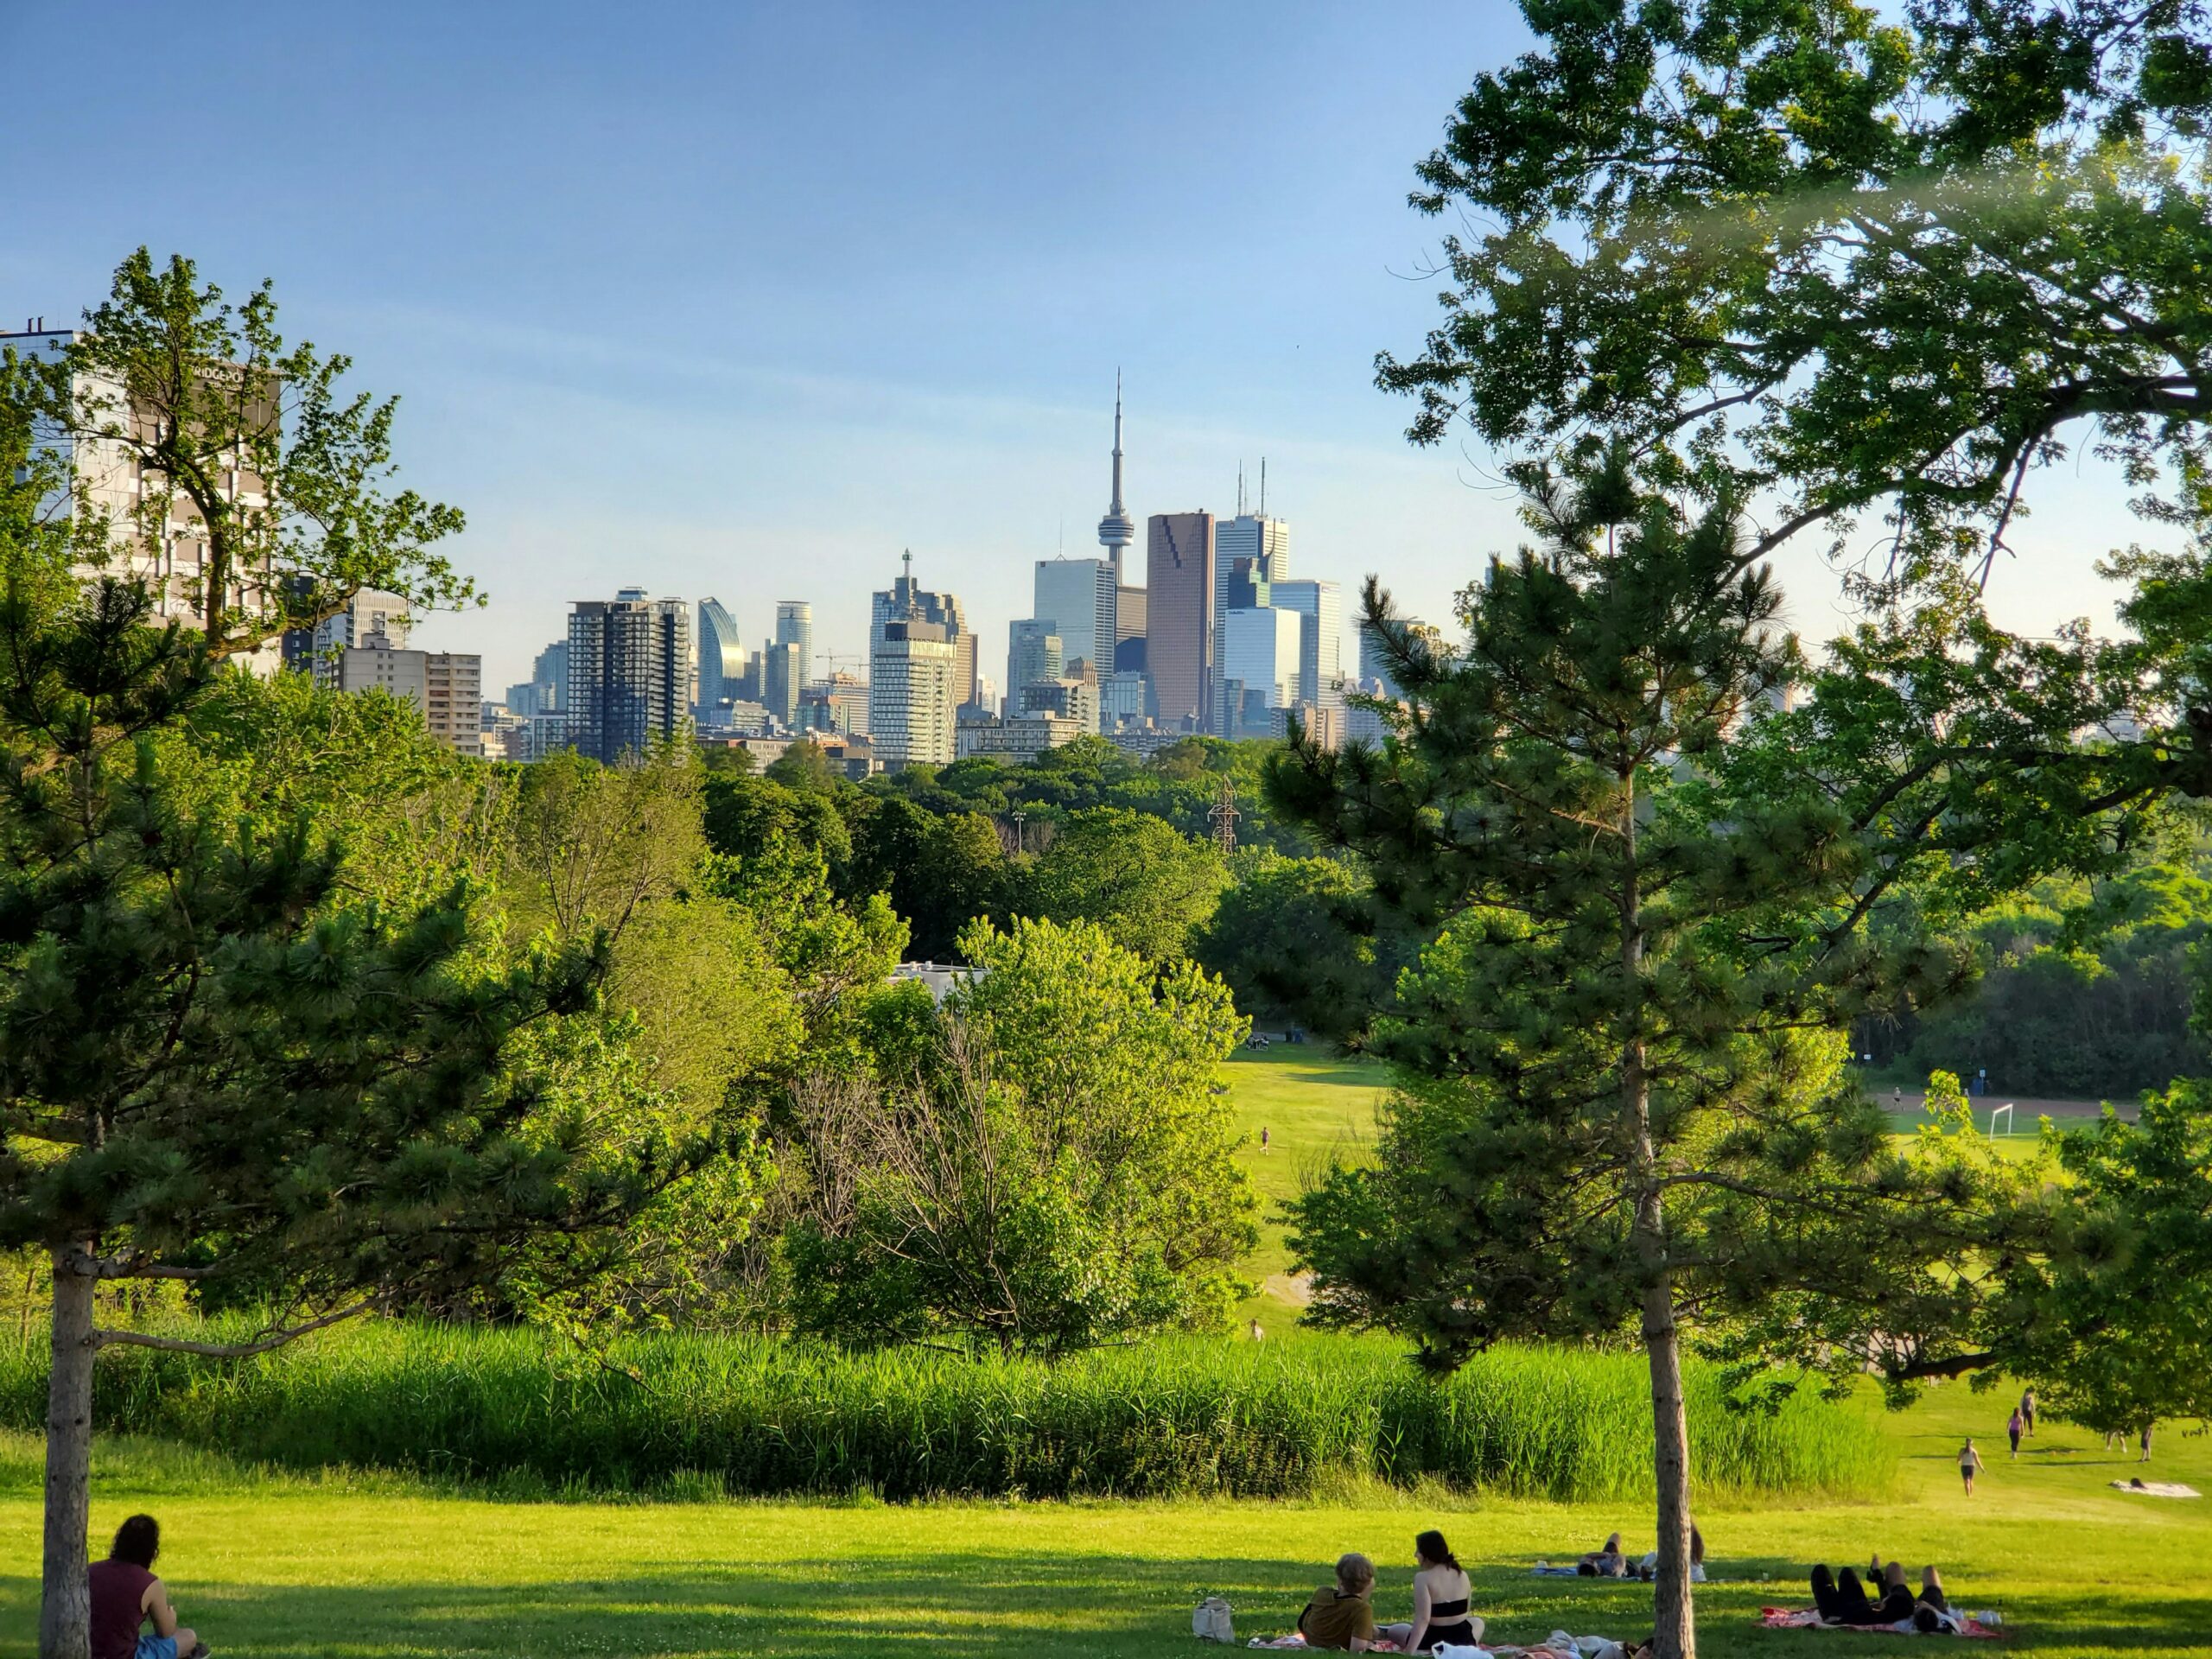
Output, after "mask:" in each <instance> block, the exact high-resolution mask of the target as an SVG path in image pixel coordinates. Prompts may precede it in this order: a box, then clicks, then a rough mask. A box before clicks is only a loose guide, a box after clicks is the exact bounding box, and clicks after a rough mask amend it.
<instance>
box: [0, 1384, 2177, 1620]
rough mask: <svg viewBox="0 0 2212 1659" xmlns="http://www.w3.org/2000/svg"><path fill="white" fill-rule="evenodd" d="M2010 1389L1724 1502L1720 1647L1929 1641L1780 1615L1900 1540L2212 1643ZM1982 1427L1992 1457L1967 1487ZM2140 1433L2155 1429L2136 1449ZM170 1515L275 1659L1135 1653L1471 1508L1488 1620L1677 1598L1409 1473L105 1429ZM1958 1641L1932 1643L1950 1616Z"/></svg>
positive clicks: (1, 1463) (26, 1535) (17, 1455)
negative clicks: (376, 1453) (481, 1486)
mask: <svg viewBox="0 0 2212 1659" xmlns="http://www.w3.org/2000/svg"><path fill="white" fill-rule="evenodd" d="M2008 1404H2009V1399H2008V1397H2007V1396H2003V1395H1974V1394H1972V1393H1970V1392H1969V1391H1967V1389H1963V1388H1960V1387H1952V1388H1948V1389H1942V1390H1939V1391H1938V1392H1937V1393H1936V1395H1932V1396H1931V1397H1930V1398H1929V1400H1928V1401H1927V1402H1923V1404H1922V1405H1920V1406H1918V1407H1916V1408H1914V1409H1913V1410H1911V1411H1910V1412H1909V1413H1906V1414H1902V1415H1899V1416H1889V1415H1886V1414H1880V1413H1878V1412H1872V1411H1870V1412H1869V1415H1868V1421H1867V1423H1866V1432H1867V1433H1870V1434H1879V1435H1886V1436H1893V1437H1895V1438H1896V1440H1897V1443H1898V1445H1899V1446H1900V1448H1901V1449H1902V1451H1903V1452H1904V1474H1903V1476H1902V1478H1901V1481H1900V1484H1899V1487H1898V1490H1897V1492H1896V1494H1895V1495H1894V1496H1893V1497H1889V1498H1885V1499H1884V1500H1881V1501H1879V1502H1876V1503H1860V1504H1834V1503H1789V1502H1774V1501H1767V1502H1756V1503H1738V1504H1733V1505H1728V1506H1721V1505H1715V1506H1713V1507H1709V1508H1707V1510H1704V1511H1703V1512H1702V1513H1701V1514H1700V1516H1699V1519H1700V1523H1701V1525H1702V1527H1703V1529H1704V1530H1705V1533H1706V1535H1707V1539H1708V1541H1709V1547H1710V1550H1711V1554H1712V1561H1713V1572H1714V1574H1715V1577H1716V1578H1717V1579H1719V1580H1725V1581H1724V1582H1717V1583H1714V1584H1712V1585H1709V1586H1706V1587H1705V1588H1704V1589H1702V1590H1701V1591H1700V1592H1699V1599H1698V1607H1699V1629H1700V1644H1701V1646H1702V1649H1703V1650H1704V1651H1706V1652H1707V1653H1709V1654H1713V1655H1719V1656H1724V1659H1725V1656H1737V1655H1741V1656H1753V1655H1758V1656H1770V1659H1794V1656H1800V1655H1802V1656H1813V1655H1821V1656H1827V1659H1847V1656H1849V1655H1851V1654H1853V1653H1859V1652H1862V1651H1870V1650H1871V1652H1872V1653H1873V1654H1876V1655H1878V1654H1880V1653H1882V1652H1885V1651H1887V1650H1888V1648H1889V1644H1890V1643H1893V1642H1895V1641H1898V1640H1903V1639H1904V1638H1897V1637H1886V1636H1872V1635H1859V1634H1852V1633H1806V1632H1773V1631H1767V1630H1761V1629H1759V1628H1758V1625H1757V1624H1756V1622H1755V1620H1756V1615H1757V1612H1758V1608H1759V1607H1760V1605H1763V1604H1769V1603H1797V1602H1802V1600H1803V1599H1804V1595H1803V1574H1804V1573H1805V1571H1806V1569H1807V1567H1808V1563H1809V1562H1811V1561H1813V1560H1817V1559H1821V1558H1823V1557H1825V1558H1826V1559H1827V1560H1831V1561H1834V1562H1838V1563H1840V1562H1843V1561H1855V1562H1859V1563H1862V1564H1863V1563H1864V1561H1865V1560H1866V1557H1867V1555H1868V1554H1870V1553H1871V1552H1872V1551H1875V1550H1879V1551H1881V1552H1882V1554H1884V1556H1885V1558H1886V1557H1890V1556H1901V1557H1903V1558H1904V1560H1907V1561H1909V1562H1910V1563H1912V1564H1913V1565H1915V1566H1917V1565H1919V1564H1920V1563H1921V1562H1923V1561H1930V1560H1932V1561H1935V1562H1936V1563H1938V1564H1940V1565H1941V1566H1942V1568H1943V1571H1944V1574H1945V1578H1946V1580H1947V1582H1948V1584H1949V1585H1950V1586H1951V1587H1952V1592H1953V1594H1954V1595H1955V1597H1956V1598H1957V1599H1959V1601H1960V1602H1961V1604H1962V1605H1966V1606H1968V1607H1970V1608H1975V1609H1981V1608H1993V1609H1995V1610H1998V1611H2001V1613H2002V1614H2003V1616H2004V1630H2005V1640H2004V1643H2003V1646H2004V1649H2006V1650H2016V1651H2018V1652H2020V1653H2032V1654H2036V1655H2038V1656H2082V1659H2121V1656H2134V1655H2142V1656H2153V1655H2156V1656H2177V1659H2178V1656H2183V1655H2200V1656H2201V1655H2212V1573H2208V1571H2207V1568H2208V1567H2212V1503H2208V1502H2206V1501H2197V1502H2185V1501H2171V1500H2160V1499H2152V1498H2142V1497H2128V1496H2126V1495H2123V1494H2122V1493H2120V1492H2117V1491H2113V1490H2111V1489H2110V1488H2109V1487H2108V1486H2107V1484H2106V1483H2107V1481H2109V1480H2111V1479H2113V1478H2116V1477H2117V1478H2125V1477H2126V1476H2127V1475H2128V1474H2131V1473H2133V1472H2134V1471H2135V1469H2136V1467H2137V1465H2135V1464H2134V1463H2133V1462H2132V1461H2130V1460H2123V1459H2118V1458H2117V1457H2115V1458H2113V1459H2110V1460H2108V1459H2107V1457H2106V1456H2105V1454H2103V1453H2102V1452H2101V1450H2100V1449H2099V1447H2098V1445H2097V1443H2096V1440H2095V1438H2094V1436H2091V1435H2089V1434H2087V1433H2083V1432H2082V1431H2079V1430H2073V1429H2068V1428H2066V1427H2063V1426H2059V1425H2046V1426H2045V1427H2044V1431H2043V1432H2042V1433H2039V1434H2038V1435H2037V1437H2036V1438H2035V1439H2034V1440H2031V1441H2030V1442H2029V1446H2030V1447H2031V1450H2029V1451H2028V1452H2025V1453H2024V1454H2023V1455H2022V1457H2021V1458H2020V1459H2019V1461H2018V1463H2017V1464H2014V1463H2012V1462H2010V1461H2008V1460H2007V1459H2005V1455H2004V1450H2003V1448H2004V1437H2003V1435H2002V1433H1999V1432H1997V1430H1998V1427H1999V1424H2000V1423H2001V1421H2002V1418H2003V1416H2004V1413H2005V1408H2007V1406H2008ZM1967 1427H1980V1428H1982V1429H1984V1430H1985V1431H1986V1432H1985V1433H1983V1434H1981V1435H1980V1437H1979V1438H1980V1442H1981V1445H1982V1446H1983V1447H1984V1450H1985V1453H1988V1452H1989V1449H1990V1448H1991V1447H1994V1448H1995V1452H1994V1455H1993V1456H1991V1458H1990V1465H1991V1466H1990V1470H1989V1472H1988V1474H1987V1475H1986V1477H1985V1478H1984V1479H1983V1481H1982V1483H1981V1489H1980V1491H1979V1492H1978V1493H1977V1494H1976V1495H1975V1496H1974V1497H1973V1498H1971V1499H1968V1498H1967V1497H1964V1496H1962V1495H1961V1491H1960V1490H1959V1483H1958V1479H1957V1477H1956V1475H1955V1473H1954V1472H1953V1469H1954V1465H1953V1462H1952V1453H1953V1452H1955V1449H1956V1447H1957V1445H1958V1443H1959V1440H1960V1437H1961V1434H1962V1433H1964V1432H1965V1431H1966V1429H1967ZM2155 1450H2156V1461H2155V1462H2154V1463H2153V1464H2152V1473H2153V1474H2155V1475H2157V1476H2158V1477H2159V1478H2164V1479H2169V1480H2171V1479H2184V1480H2187V1481H2189V1482H2190V1483H2191V1484H2194V1485H2196V1487H2197V1488H2198V1489H2199V1490H2201V1491H2212V1440H2207V1439H2205V1438H2202V1437H2199V1438H2196V1439H2190V1438H2187V1437H2184V1436H2182V1435H2179V1434H2177V1433H2172V1432H2171V1431H2168V1433H2167V1434H2166V1436H2165V1437H2164V1439H2163V1440H2162V1441H2161V1442H2160V1443H2159V1444H2158V1446H2157V1447H2156V1448H2155ZM37 1456H38V1447H37V1443H36V1441H35V1439H34V1437H31V1436H29V1435H22V1434H15V1435H10V1436H6V1437H0V1659H30V1656H31V1654H32V1653H33V1651H34V1634H35V1616H36V1606H37V1584H38V1580H37V1573H38V1537H39V1527H38V1513H39V1497H40V1492H39V1478H38V1464H37ZM2128 1457H2129V1459H2132V1458H2133V1452H2132V1451H2131V1452H2130V1453H2129V1454H2128ZM138 1509H145V1510H150V1511H152V1512H153V1513H155V1514H156V1515H157V1516H160V1517H161V1519H162V1523H163V1526H164V1529H165V1533H166V1537H167V1548H166V1551H165V1554H164V1555H163V1558H162V1570H163V1572H164V1573H165V1575H166V1576H167V1577H168V1580H169V1582H170V1583H171V1585H172V1586H173V1589H174V1593H175V1597H176V1599H177V1600H178V1602H179V1603H180V1605H181V1607H182V1608H183V1610H184V1613H185V1617H186V1618H188V1619H189V1620H191V1621H193V1622H194V1624H197V1625H198V1626H199V1627H200V1629H201V1630H204V1631H205V1632H206V1633H207V1636H208V1637H209V1638H210V1640H211V1642H212V1643H213V1644H214V1646H215V1647H216V1649H217V1650H218V1652H219V1654H222V1655H229V1656H251V1659H277V1656H295V1655H335V1656H348V1659H461V1656H470V1659H474V1656H490V1655H510V1654H512V1655H541V1654H542V1655H566V1654H576V1655H586V1654H588V1655H608V1656H629V1655H638V1656H644V1655H685V1656H691V1655H709V1654H761V1655H787V1656H829V1655H835V1654H842V1653H846V1652H854V1653H863V1654H905V1655H912V1656H929V1655H939V1654H942V1655H946V1656H954V1655H983V1656H994V1655H1004V1656H1015V1655H1025V1654H1037V1653H1045V1652H1051V1653H1053V1654H1066V1655H1071V1656H1096V1659H1108V1656H1113V1659H1139V1656H1147V1659H1148V1656H1156V1655H1167V1654H1179V1653H1186V1652H1189V1651H1190V1650H1191V1637H1190V1634H1189V1631H1190V1626H1189V1623H1188V1617H1189V1610H1190V1607H1191V1605H1192V1603H1193V1602H1195V1601H1196V1600H1198V1599H1199V1598H1200V1597H1201V1596H1204V1595H1207V1594H1221V1595H1225V1596H1227V1597H1228V1598H1229V1599H1230V1602H1231V1603H1232V1605H1234V1606H1235V1608H1236V1620H1237V1630H1238V1634H1239V1637H1240V1638H1242V1637H1246V1636H1249V1635H1253V1634H1264V1633H1268V1632H1274V1631H1280V1630H1284V1629H1287V1627H1288V1626H1289V1624H1290V1623H1291V1621H1292V1620H1293V1619H1294V1617H1295V1616H1296V1613H1297V1611H1298V1608H1299V1606H1300V1604H1301V1603H1302V1601H1303V1599H1304V1597H1305V1595H1306V1592H1308V1591H1309V1590H1310V1589H1311V1588H1312V1587H1313V1586H1314V1585H1315V1584H1317V1583H1319V1581H1320V1580H1322V1579H1323V1577H1324V1576H1325V1571H1326V1567H1325V1564H1326V1563H1327V1562H1328V1561H1329V1560H1332V1558H1333V1557H1334V1556H1335V1555H1336V1554H1338V1552H1339V1551H1341V1550H1344V1549H1348V1548H1357V1549H1362V1550H1365V1551H1367V1552H1368V1553H1369V1554H1372V1555H1373V1556H1374V1557H1375V1558H1376V1560H1377V1562H1378V1563H1379V1564H1380V1565H1381V1567H1382V1568H1383V1577H1382V1582H1381V1584H1380V1586H1378V1590H1377V1599H1378V1605H1379V1610H1380V1611H1382V1612H1383V1614H1384V1615H1385V1616H1389V1615H1393V1614H1402V1613H1403V1611H1404V1610H1405V1606H1406V1596H1407V1590H1406V1584H1407V1580H1408V1575H1409V1573H1410V1570H1411V1567H1410V1560H1411V1540H1412V1535H1413V1534H1414V1531H1415V1530H1416V1529H1419V1528H1421V1527H1424V1526H1427V1525H1432V1524H1433V1525H1439V1526H1441V1527H1442V1528H1444V1529H1445V1530H1446V1534H1447V1535H1448V1536H1449V1537H1450V1539H1451V1541H1452V1546H1453V1548H1455V1549H1456V1550H1457V1551H1458V1552H1459V1554H1460V1556H1461V1557H1462V1558H1463V1559H1464V1560H1465V1561H1466V1562H1467V1563H1468V1566H1469V1567H1470V1568H1471V1572H1472V1575H1473V1578H1474V1582H1475V1605H1476V1610H1477V1611H1479V1612H1481V1613H1483V1614H1484V1617H1485V1618H1488V1619H1489V1621H1490V1635H1491V1637H1492V1639H1495V1640H1498V1641H1503V1642H1516V1641H1518V1642H1526V1641H1529V1640H1532V1639H1535V1638H1540V1637H1543V1636H1545V1635H1546V1634H1548V1632H1549V1631H1551V1630H1554V1629H1556V1628H1560V1627H1565V1628H1567V1629H1568V1630H1571V1631H1573V1633H1575V1634H1578V1635H1580V1634H1585V1633H1592V1632H1595V1633H1600V1634H1609V1635H1613V1636H1617V1637H1618V1636H1627V1635H1631V1634H1634V1633H1635V1632H1636V1630H1637V1627H1638V1625H1639V1624H1640V1623H1642V1622H1643V1621H1644V1620H1646V1619H1648V1617H1649V1599H1648V1598H1649V1592H1648V1591H1646V1590H1645V1589H1643V1587H1642V1586H1636V1585H1606V1586H1599V1585H1595V1584H1591V1583H1585V1582H1583V1581H1580V1580H1555V1579H1537V1578H1534V1577H1532V1576H1530V1574H1529V1571H1528V1568H1529V1565H1530V1564H1531V1563H1532V1562H1533V1561H1535V1560H1536V1559H1538V1558H1539V1557H1549V1558H1551V1559H1554V1560H1557V1559H1560V1557H1563V1556H1566V1555H1568V1554H1572V1553H1573V1552H1574V1551H1576V1550H1578V1549H1583V1548H1590V1547H1592V1546H1593V1545H1594V1544H1595V1543H1596V1542H1597V1541H1599V1539H1600V1538H1602V1537H1603V1536H1604V1535H1605V1533H1606V1532H1607V1531H1608V1530H1610V1529H1612V1528H1614V1527H1619V1528H1620V1529H1623V1531H1624V1533H1625V1534H1626V1536H1627V1541H1628V1542H1629V1544H1630V1546H1631V1547H1632V1548H1642V1547H1643V1543H1644V1542H1645V1541H1648V1538H1649V1530H1650V1523H1649V1517H1648V1516H1647V1515H1646V1514H1645V1513H1643V1511H1641V1510H1626V1509H1621V1508H1599V1507H1593V1506H1588V1505H1567V1504H1552V1503H1535V1502H1528V1501H1519V1500H1513V1501H1507V1500H1497V1499H1484V1498H1480V1497H1465V1496H1452V1495H1446V1494H1443V1493H1421V1492H1414V1493H1403V1492H1397V1491H1387V1490H1381V1489H1365V1490H1354V1491H1345V1492H1343V1493H1341V1494H1332V1496H1331V1497H1329V1498H1328V1499H1326V1500H1325V1501H1308V1502H1297V1503H1225V1502H1224V1503H922V1504H914V1505H880V1504H865V1503H861V1504H854V1503H761V1502H714V1503H683V1502H656V1503H645V1502H626V1503H623V1502H611V1501H600V1502H591V1501H585V1502H576V1503H543V1502H537V1503H500V1502H492V1501H485V1500H483V1499H478V1498H467V1497H455V1496H450V1495H441V1494H440V1493H438V1492H437V1491H435V1490H433V1489H429V1488H425V1487H422V1486H419V1485H416V1484H411V1483H410V1482H408V1481H406V1480H405V1479H404V1478H398V1477H391V1476H370V1477H351V1478H348V1477H343V1476H338V1477H315V1476H296V1475H279V1474H270V1473H268V1472H265V1471H253V1470H247V1469H241V1468H237V1467H233V1466H231V1465H226V1464H225V1463H223V1462H222V1461H221V1460H219V1459H214V1458H212V1457H210V1456H208V1455H207V1454H205V1453H197V1452H187V1451H183V1450H181V1449H178V1448H175V1447H170V1446H161V1445H157V1444H154V1443H149V1442H127V1441H126V1442H118V1441H107V1442H104V1443H103V1445H102V1446H101V1448H100V1452H99V1470H98V1474H97V1478H96V1480H95V1490H94V1504H93V1526H94V1530H95V1533H96V1534H102V1535H104V1534H105V1532H106V1531H107V1530H108V1529H111V1528H112V1527H113V1526H114V1525H115V1524H116V1522H118V1521H119V1520H120V1519H121V1518H122V1516H124V1515H125V1514H126V1513H129V1512H130V1511H131V1510H138ZM1927 1639H1933V1638H1927Z"/></svg>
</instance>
